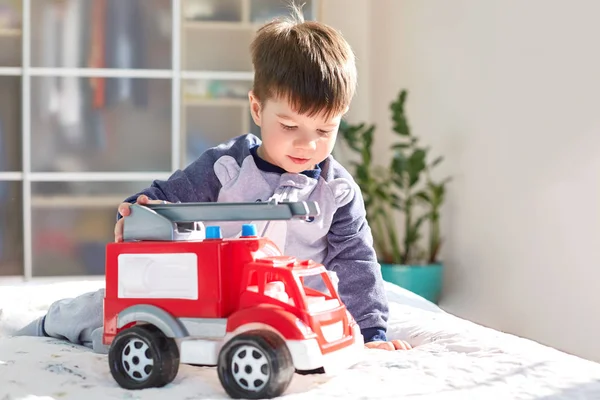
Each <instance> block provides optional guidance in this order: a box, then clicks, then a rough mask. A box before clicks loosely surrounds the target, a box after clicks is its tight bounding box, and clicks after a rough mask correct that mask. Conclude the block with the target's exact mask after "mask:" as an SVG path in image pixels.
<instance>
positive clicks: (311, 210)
mask: <svg viewBox="0 0 600 400" xmlns="http://www.w3.org/2000/svg"><path fill="white" fill-rule="evenodd" d="M130 210H131V213H130V215H128V216H127V217H124V221H123V240H124V241H134V240H162V241H172V240H176V236H177V235H178V231H179V226H178V224H182V223H183V224H189V223H198V222H208V221H260V220H262V221H274V220H291V219H308V218H311V217H316V216H317V215H319V212H320V210H319V206H318V204H317V203H316V202H314V201H297V202H277V201H275V200H271V201H269V202H257V203H250V202H248V203H246V202H243V203H212V202H211V203H208V202H207V203H167V204H145V205H140V204H132V205H131V206H130Z"/></svg>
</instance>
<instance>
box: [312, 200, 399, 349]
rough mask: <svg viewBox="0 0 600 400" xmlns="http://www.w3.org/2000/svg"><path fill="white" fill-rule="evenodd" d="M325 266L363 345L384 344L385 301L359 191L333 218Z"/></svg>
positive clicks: (386, 309)
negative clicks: (361, 335)
mask: <svg viewBox="0 0 600 400" xmlns="http://www.w3.org/2000/svg"><path fill="white" fill-rule="evenodd" d="M327 239H328V242H329V249H328V254H327V257H326V258H325V260H324V264H325V265H326V266H327V269H330V270H332V271H335V272H336V274H337V276H338V278H339V282H338V290H339V294H340V297H341V299H342V301H343V302H344V304H345V305H346V307H347V309H348V311H349V312H350V314H352V316H353V317H354V319H356V322H357V323H358V325H359V326H360V328H361V332H362V334H363V336H364V338H365V342H372V341H387V338H386V330H387V320H388V313H389V310H388V302H387V297H386V294H385V289H384V287H383V278H382V276H381V269H380V266H379V263H378V262H377V256H376V254H375V250H374V248H373V237H372V235H371V229H370V228H369V225H368V223H367V220H366V212H365V208H364V203H363V199H362V195H361V193H360V190H358V189H357V190H355V195H354V198H353V199H352V200H351V201H350V203H348V204H346V205H345V206H343V207H340V208H339V209H338V210H337V211H336V213H335V214H334V216H333V222H332V224H331V229H330V231H329V234H328V236H327Z"/></svg>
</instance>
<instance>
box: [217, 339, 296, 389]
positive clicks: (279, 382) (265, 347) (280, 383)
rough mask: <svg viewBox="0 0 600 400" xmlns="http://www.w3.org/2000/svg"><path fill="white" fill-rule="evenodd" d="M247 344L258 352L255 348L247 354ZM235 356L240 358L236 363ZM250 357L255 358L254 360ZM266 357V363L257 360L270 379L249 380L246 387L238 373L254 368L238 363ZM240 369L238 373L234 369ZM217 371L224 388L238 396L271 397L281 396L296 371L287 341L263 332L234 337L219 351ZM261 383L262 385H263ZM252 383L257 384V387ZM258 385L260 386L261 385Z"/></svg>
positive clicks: (262, 371)
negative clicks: (241, 370) (237, 378)
mask: <svg viewBox="0 0 600 400" xmlns="http://www.w3.org/2000/svg"><path fill="white" fill-rule="evenodd" d="M244 347H246V349H249V348H253V349H255V350H258V351H257V352H255V351H252V353H251V354H247V352H246V353H245V354H244V349H243V348H244ZM236 354H237V356H236ZM258 355H260V357H258ZM234 356H236V357H237V358H239V359H238V362H236V363H235V364H234V363H233V359H234ZM246 357H253V360H250V358H246ZM262 357H264V358H265V360H264V363H261V362H260V361H256V363H257V364H258V363H261V373H262V374H267V376H268V378H267V379H266V382H264V381H262V380H255V381H254V382H252V383H251V384H250V383H248V382H247V381H246V382H247V385H245V386H244V384H243V381H244V380H243V378H242V379H241V380H240V381H241V382H242V383H240V382H238V380H236V378H235V376H234V374H235V373H237V372H239V370H240V369H242V368H243V370H244V371H246V373H248V374H252V368H250V370H249V369H247V368H248V364H242V365H243V366H242V365H238V363H243V361H244V360H247V359H248V360H250V361H255V360H260V359H261V358H262ZM234 365H235V366H234ZM236 366H237V367H236ZM236 369H237V372H236V371H234V370H236ZM217 370H218V373H219V380H220V381H221V385H222V386H223V389H225V391H226V392H227V394H228V395H229V396H230V397H232V398H234V399H239V398H245V399H269V398H273V397H278V396H280V395H281V394H283V392H285V390H286V389H287V387H288V386H289V384H290V382H291V380H292V378H293V376H294V372H295V369H294V364H293V362H292V356H291V354H290V351H289V350H288V348H287V346H286V345H285V342H284V341H283V340H282V339H281V338H280V337H279V336H277V335H275V334H273V333H271V332H262V331H261V332H252V333H244V334H241V335H238V336H236V337H234V338H233V339H231V340H230V341H229V342H228V343H227V344H226V345H225V346H223V348H222V349H221V351H220V352H219V360H218V365H217ZM265 371H267V372H265ZM256 382H259V384H256ZM261 382H262V384H260V383H261ZM250 386H254V388H253V389H254V390H252V388H250ZM256 386H259V388H257V387H256Z"/></svg>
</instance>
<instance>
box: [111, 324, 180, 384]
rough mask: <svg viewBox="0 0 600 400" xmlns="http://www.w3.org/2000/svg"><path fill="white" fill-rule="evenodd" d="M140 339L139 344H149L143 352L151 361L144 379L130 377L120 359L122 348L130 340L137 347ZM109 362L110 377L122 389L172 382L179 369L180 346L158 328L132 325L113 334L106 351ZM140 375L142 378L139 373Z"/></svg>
mask: <svg viewBox="0 0 600 400" xmlns="http://www.w3.org/2000/svg"><path fill="white" fill-rule="evenodd" d="M134 342H135V343H136V344H135V345H134V344H133V343H134ZM140 343H142V344H141V346H143V345H146V346H147V347H148V348H147V350H146V351H145V352H144V354H145V355H146V356H147V357H148V358H149V359H152V361H153V365H152V366H151V367H150V372H146V373H147V374H148V376H147V377H146V378H145V379H143V380H137V379H134V378H133V377H131V376H130V375H129V374H128V372H127V369H126V366H125V365H124V362H123V352H124V350H125V348H126V347H127V346H128V345H129V344H131V345H132V346H134V347H136V345H140ZM130 348H131V347H130ZM108 363H109V366H110V373H111V374H112V376H113V378H114V379H115V381H116V382H117V383H118V384H119V386H121V387H122V388H124V389H130V390H137V389H146V388H151V387H162V386H165V385H167V384H169V383H171V382H172V381H173V379H175V377H176V376H177V372H178V371H179V349H178V348H177V343H175V341H174V340H173V339H171V338H168V337H166V336H165V335H164V334H163V333H162V332H161V331H160V330H158V329H156V328H154V327H143V326H134V327H132V328H129V329H125V330H124V331H121V332H119V334H118V335H117V336H116V337H115V339H114V341H113V342H112V344H111V346H110V350H109V352H108ZM134 363H135V361H134ZM127 365H129V363H127ZM138 374H139V373H138ZM133 375H135V373H133ZM139 377H140V378H142V376H141V375H140V376H139Z"/></svg>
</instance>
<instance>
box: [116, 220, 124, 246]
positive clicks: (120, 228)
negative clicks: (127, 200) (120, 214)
mask: <svg viewBox="0 0 600 400" xmlns="http://www.w3.org/2000/svg"><path fill="white" fill-rule="evenodd" d="M122 241H123V218H121V219H120V220H118V221H117V223H116V224H115V242H122Z"/></svg>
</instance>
